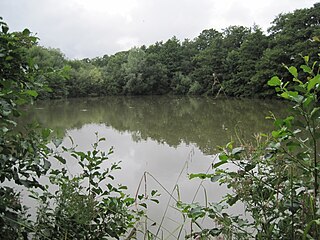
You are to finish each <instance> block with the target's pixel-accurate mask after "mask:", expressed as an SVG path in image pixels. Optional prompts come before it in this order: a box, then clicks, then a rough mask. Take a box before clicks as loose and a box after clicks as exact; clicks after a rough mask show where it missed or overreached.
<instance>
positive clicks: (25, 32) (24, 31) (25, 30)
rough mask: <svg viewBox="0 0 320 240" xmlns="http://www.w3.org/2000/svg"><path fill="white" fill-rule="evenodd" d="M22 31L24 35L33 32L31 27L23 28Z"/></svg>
mask: <svg viewBox="0 0 320 240" xmlns="http://www.w3.org/2000/svg"><path fill="white" fill-rule="evenodd" d="M22 33H23V35H30V33H31V32H30V30H29V29H27V28H26V29H24V30H23V32H22Z"/></svg>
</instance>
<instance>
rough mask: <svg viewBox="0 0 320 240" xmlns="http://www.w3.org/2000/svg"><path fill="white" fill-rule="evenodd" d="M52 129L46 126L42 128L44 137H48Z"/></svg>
mask: <svg viewBox="0 0 320 240" xmlns="http://www.w3.org/2000/svg"><path fill="white" fill-rule="evenodd" d="M51 132H52V130H51V129H50V128H44V129H42V137H43V138H45V139H46V138H48V137H49V135H50V133H51Z"/></svg>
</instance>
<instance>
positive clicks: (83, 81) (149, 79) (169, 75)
mask: <svg viewBox="0 0 320 240" xmlns="http://www.w3.org/2000/svg"><path fill="white" fill-rule="evenodd" d="M319 6H320V5H319V4H315V5H314V6H313V7H311V8H309V9H298V10H295V11H294V12H292V13H285V14H280V15H279V16H277V17H276V18H275V20H274V21H273V22H272V25H271V27H270V28H269V33H268V35H266V34H265V33H264V32H263V31H262V30H261V29H260V28H259V27H258V26H256V25H253V26H252V27H251V28H248V27H243V26H229V27H227V28H226V29H224V30H223V31H221V32H219V31H217V30H214V29H207V30H203V31H202V32H201V33H200V34H199V36H197V37H196V38H194V39H193V40H189V39H185V40H184V41H183V42H181V41H180V40H179V39H177V38H176V37H172V38H170V39H168V40H167V41H165V42H162V41H161V42H157V43H155V44H152V45H150V46H148V47H146V46H142V47H134V48H132V49H131V50H129V51H124V52H119V53H116V54H114V55H111V56H108V55H104V56H103V57H96V58H93V59H88V58H85V59H82V60H66V59H65V57H64V55H63V54H62V53H61V52H60V51H59V50H57V49H51V48H49V49H46V48H43V47H39V46H34V47H32V48H31V49H29V50H28V53H29V56H30V57H32V58H33V59H34V60H33V61H34V63H36V64H37V65H38V67H39V68H40V69H48V68H51V71H49V73H48V71H47V70H46V71H44V72H46V74H39V75H38V79H39V80H40V82H41V83H42V84H44V85H46V86H48V87H50V89H51V90H52V91H51V92H48V91H46V90H45V91H43V90H42V88H37V90H38V93H39V95H40V97H41V98H65V97H84V96H104V95H152V94H167V93H172V94H178V95H179V94H196V95H201V94H205V95H213V96H217V95H219V94H220V92H221V90H222V89H223V92H224V94H225V95H226V96H232V97H264V98H265V97H275V93H274V91H273V90H272V88H270V87H269V86H268V84H267V81H268V80H269V79H270V78H271V77H272V76H274V75H275V73H278V74H281V76H283V78H284V79H285V80H286V81H288V80H289V79H290V75H289V74H288V73H287V72H286V71H285V70H284V69H283V68H282V67H281V64H286V65H295V66H299V65H301V64H303V62H302V61H301V58H300V57H299V56H300V55H301V54H302V55H306V54H309V55H310V60H312V61H313V60H315V58H316V57H317V52H318V43H317V42H316V41H314V40H312V39H313V38H317V37H319V36H320V25H319V21H320V15H319V12H320V11H319ZM64 66H70V68H71V69H69V70H68V71H65V68H64ZM68 74H69V75H68ZM43 75H45V76H43Z"/></svg>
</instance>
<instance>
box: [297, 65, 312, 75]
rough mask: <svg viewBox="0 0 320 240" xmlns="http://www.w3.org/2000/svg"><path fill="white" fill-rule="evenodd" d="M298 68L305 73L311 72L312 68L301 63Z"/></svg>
mask: <svg viewBox="0 0 320 240" xmlns="http://www.w3.org/2000/svg"><path fill="white" fill-rule="evenodd" d="M300 68H301V69H302V70H303V71H304V72H305V73H309V74H311V73H312V69H311V68H310V67H309V66H307V65H301V66H300Z"/></svg>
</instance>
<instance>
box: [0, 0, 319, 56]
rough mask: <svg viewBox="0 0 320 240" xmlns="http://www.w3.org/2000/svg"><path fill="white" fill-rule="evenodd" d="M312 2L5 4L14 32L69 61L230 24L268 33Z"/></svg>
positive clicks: (62, 0)
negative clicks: (25, 32)
mask: <svg viewBox="0 0 320 240" xmlns="http://www.w3.org/2000/svg"><path fill="white" fill-rule="evenodd" d="M316 2H317V1H314V0H304V1H301V0H282V1H279V0H269V1H259V0H242V1H239V0H224V1H220V0H197V1H196V0H45V1H43V0H14V1H12V0H1V1H0V9H1V12H2V13H1V14H2V16H3V17H4V20H5V21H6V22H7V23H8V24H9V26H10V27H11V29H12V30H22V29H24V28H26V27H27V28H29V29H30V30H31V31H33V32H35V33H37V34H38V37H40V39H41V40H40V44H42V45H45V46H50V47H55V48H60V49H61V50H62V51H63V52H64V53H66V55H67V56H68V57H70V58H83V57H95V56H102V55H104V54H113V53H115V52H117V51H121V50H127V49H129V48H130V47H133V46H137V45H142V44H145V45H149V44H152V43H154V42H156V41H161V40H164V41H165V40H167V39H169V38H171V37H172V36H177V37H178V38H179V39H181V40H183V39H184V38H189V39H192V38H194V37H196V36H197V35H198V34H199V33H200V32H201V31H202V30H204V29H208V28H215V29H217V30H221V29H223V28H226V27H228V26H230V25H243V26H248V27H250V26H252V25H253V24H254V23H256V24H258V25H259V26H261V27H263V29H265V30H266V28H267V27H268V26H270V22H271V21H272V20H273V19H274V18H275V16H276V15H278V14H279V13H281V12H289V11H293V10H294V9H297V8H303V7H310V6H312V5H313V4H314V3H316Z"/></svg>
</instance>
